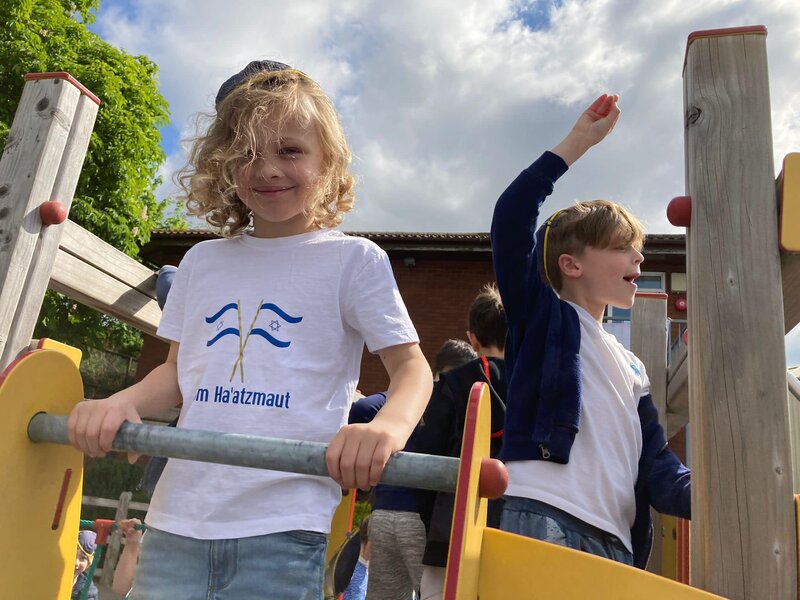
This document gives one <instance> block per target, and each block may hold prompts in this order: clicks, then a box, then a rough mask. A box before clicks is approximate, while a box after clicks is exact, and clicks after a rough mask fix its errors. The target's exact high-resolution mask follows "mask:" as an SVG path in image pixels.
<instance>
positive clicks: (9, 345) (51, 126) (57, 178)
mask: <svg viewBox="0 0 800 600" xmlns="http://www.w3.org/2000/svg"><path fill="white" fill-rule="evenodd" d="M26 79H28V81H27V82H26V83H25V87H24V88H23V91H22V98H21V100H20V103H19V106H18V108H17V112H16V114H15V116H14V122H13V124H12V126H11V131H10V132H9V136H8V139H7V141H6V145H5V149H4V152H3V157H2V159H1V160H0V367H2V368H4V367H5V366H6V365H8V364H9V363H10V362H11V361H12V360H13V359H14V358H15V357H16V354H17V352H19V351H20V350H22V349H23V348H25V347H26V346H27V345H28V342H29V341H30V337H31V335H32V333H33V326H34V325H35V323H36V319H37V317H38V314H39V310H40V308H41V303H42V299H43V298H44V292H45V289H46V285H47V278H48V276H49V269H50V267H51V266H52V261H53V258H54V256H55V251H56V248H57V247H58V236H59V231H58V227H57V226H52V225H51V226H50V227H46V228H44V229H43V228H42V221H41V218H40V216H39V207H40V206H41V205H42V204H43V203H44V202H47V201H50V200H56V199H57V200H64V199H71V197H72V194H73V192H74V190H75V186H76V185H77V181H78V176H79V174H80V169H81V165H82V164H83V158H84V156H85V153H86V147H87V146H88V143H89V136H90V134H91V130H92V127H93V125H94V117H95V115H96V113H97V99H96V98H95V97H94V96H92V95H91V94H90V93H89V92H88V91H87V90H85V88H83V87H82V86H81V85H80V84H79V83H78V82H77V81H75V80H74V79H72V78H71V77H69V76H68V75H67V74H65V73H60V74H59V73H48V74H44V75H40V76H39V75H37V76H29V77H26ZM65 208H68V206H67V207H65Z"/></svg>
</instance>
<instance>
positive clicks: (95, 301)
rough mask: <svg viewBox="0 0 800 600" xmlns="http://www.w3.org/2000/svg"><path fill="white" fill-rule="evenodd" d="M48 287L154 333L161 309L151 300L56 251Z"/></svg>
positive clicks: (104, 274) (80, 261) (151, 333)
mask: <svg viewBox="0 0 800 600" xmlns="http://www.w3.org/2000/svg"><path fill="white" fill-rule="evenodd" d="M50 288H51V289H54V290H56V291H57V292H61V293H62V294H64V295H65V296H67V297H69V298H72V299H73V300H75V301H77V302H80V303H81V304H85V305H86V306H90V307H91V308H94V309H96V310H99V311H100V312H103V313H106V314H108V315H111V316H113V317H116V318H117V319H119V320H120V321H123V322H125V323H128V324H129V325H133V326H134V327H136V328H137V329H140V330H141V331H143V332H144V333H147V334H149V335H153V336H155V334H156V329H157V328H158V323H159V321H160V320H161V309H159V308H158V303H157V302H156V301H155V300H153V299H152V298H151V297H150V296H146V295H144V294H143V293H142V292H140V291H139V290H137V289H135V288H131V287H129V286H128V285H126V284H124V283H122V282H121V281H119V280H118V279H116V278H114V277H112V276H110V275H108V274H107V273H104V272H103V271H100V270H98V269H96V268H94V267H93V266H91V265H89V264H88V263H85V262H83V261H82V260H80V259H78V258H76V257H75V256H73V255H72V254H69V253H67V252H65V251H63V250H60V249H59V251H58V254H57V255H56V262H55V264H54V266H53V273H52V275H51V278H50Z"/></svg>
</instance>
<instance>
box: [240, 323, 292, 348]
mask: <svg viewBox="0 0 800 600" xmlns="http://www.w3.org/2000/svg"><path fill="white" fill-rule="evenodd" d="M250 335H257V336H259V337H263V338H264V339H265V340H267V341H268V342H269V343H270V344H272V345H273V346H277V347H278V348H288V347H289V344H291V342H282V341H281V340H279V339H277V338H274V337H272V336H271V335H270V334H269V333H267V332H266V331H264V330H263V329H259V328H256V329H253V331H251V332H250Z"/></svg>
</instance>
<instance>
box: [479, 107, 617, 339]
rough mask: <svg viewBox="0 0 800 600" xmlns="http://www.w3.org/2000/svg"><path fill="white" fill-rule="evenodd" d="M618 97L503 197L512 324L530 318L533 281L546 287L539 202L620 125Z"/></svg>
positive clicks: (499, 242) (502, 238) (495, 235)
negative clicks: (539, 253) (537, 252)
mask: <svg viewBox="0 0 800 600" xmlns="http://www.w3.org/2000/svg"><path fill="white" fill-rule="evenodd" d="M617 99H618V97H617V96H608V95H607V94H603V95H602V96H600V97H599V98H597V99H596V100H595V101H594V102H593V103H592V104H591V106H589V108H587V109H586V110H585V111H584V112H583V114H581V116H580V118H579V119H578V121H577V122H576V123H575V125H574V126H573V128H572V130H571V131H570V132H569V134H568V135H567V137H566V138H564V140H563V141H562V142H561V143H560V144H558V145H557V146H556V147H555V148H553V150H552V152H546V153H544V154H543V155H542V156H541V157H540V158H539V159H538V160H537V161H536V162H535V163H534V164H533V165H531V166H530V167H528V168H527V169H525V170H524V171H523V172H522V173H521V174H520V175H519V176H518V177H517V178H516V179H515V180H514V181H513V182H512V183H511V184H510V185H509V186H508V188H506V190H505V191H504V192H503V194H502V195H501V196H500V199H499V200H498V201H497V206H496V207H495V211H494V218H493V220H492V231H491V238H492V256H493V261H494V269H495V274H496V276H497V284H498V287H499V288H500V295H501V296H502V297H503V305H504V307H505V310H506V316H507V319H508V321H509V323H514V322H516V321H519V320H520V319H523V318H525V310H524V307H525V306H526V300H527V297H528V294H529V288H528V284H529V283H530V284H531V285H533V286H537V289H540V290H541V289H543V285H540V282H539V277H538V273H537V262H536V261H535V260H531V259H532V257H531V253H532V252H533V250H534V235H533V230H534V229H535V227H536V221H537V219H538V216H539V206H540V205H541V204H542V203H543V202H544V201H545V199H546V198H547V196H549V195H550V194H551V193H552V192H553V184H554V183H555V182H556V180H557V179H558V178H559V177H561V175H563V174H564V172H565V171H566V170H567V168H568V167H569V165H571V164H572V163H574V162H575V161H576V160H578V158H580V157H581V156H582V155H583V154H584V153H585V152H586V151H587V150H588V149H589V148H591V147H592V146H593V145H594V144H596V143H598V142H599V141H601V140H602V139H603V138H605V136H606V135H608V134H609V133H610V132H611V130H612V129H613V128H614V125H615V124H616V122H617V119H618V118H619V114H620V111H619V107H617Z"/></svg>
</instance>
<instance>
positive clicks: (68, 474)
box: [50, 469, 72, 531]
mask: <svg viewBox="0 0 800 600" xmlns="http://www.w3.org/2000/svg"><path fill="white" fill-rule="evenodd" d="M71 478H72V469H67V470H66V471H64V479H63V480H62V481H61V491H60V492H59V493H58V500H57V501H56V511H55V513H54V514H53V522H52V523H51V524H50V529H52V530H53V531H55V530H56V529H58V528H59V526H60V525H61V513H62V512H63V511H64V500H65V499H66V497H67V489H68V488H69V480H70V479H71Z"/></svg>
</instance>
